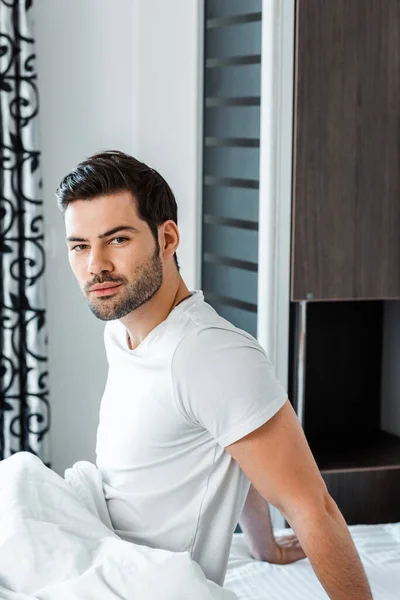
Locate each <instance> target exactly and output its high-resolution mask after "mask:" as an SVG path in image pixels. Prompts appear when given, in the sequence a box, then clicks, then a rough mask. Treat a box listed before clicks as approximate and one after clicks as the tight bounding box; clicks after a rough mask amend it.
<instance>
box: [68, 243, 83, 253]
mask: <svg viewBox="0 0 400 600" xmlns="http://www.w3.org/2000/svg"><path fill="white" fill-rule="evenodd" d="M81 248H87V246H86V245H85V244H78V245H77V246H74V247H73V248H71V250H76V251H77V252H80V250H81Z"/></svg>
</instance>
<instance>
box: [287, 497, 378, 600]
mask: <svg viewBox="0 0 400 600" xmlns="http://www.w3.org/2000/svg"><path fill="white" fill-rule="evenodd" d="M286 519H287V520H288V522H289V523H290V525H291V527H292V528H293V529H294V531H295V532H296V534H297V537H298V538H299V541H300V543H301V545H302V547H303V549H304V551H305V553H306V554H307V556H308V558H309V560H310V563H311V565H312V567H313V569H314V571H315V574H316V575H317V577H318V579H319V581H320V582H321V584H322V586H323V587H324V589H325V591H326V593H327V594H328V596H329V598H330V599H331V600H348V599H349V598H351V599H352V600H372V593H371V589H370V587H369V584H368V580H367V577H366V575H365V572H364V569H363V566H362V563H361V560H360V557H359V555H358V553H357V550H356V548H355V546H354V543H353V540H352V538H351V536H350V533H349V530H348V527H347V524H346V522H345V520H344V519H343V516H342V514H341V513H340V511H339V509H338V508H337V506H336V504H335V502H334V501H333V500H332V498H330V497H329V498H328V500H327V503H326V509H325V511H323V512H321V513H319V514H318V515H316V514H304V513H301V512H299V513H298V514H296V515H295V516H292V517H291V516H290V515H287V516H286Z"/></svg>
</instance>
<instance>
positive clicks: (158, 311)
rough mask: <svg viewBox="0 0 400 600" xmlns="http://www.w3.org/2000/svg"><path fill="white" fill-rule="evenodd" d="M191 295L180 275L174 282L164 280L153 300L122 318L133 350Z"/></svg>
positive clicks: (121, 320)
mask: <svg viewBox="0 0 400 600" xmlns="http://www.w3.org/2000/svg"><path fill="white" fill-rule="evenodd" d="M189 295H190V292H189V290H188V288H187V287H186V285H185V282H184V281H183V279H182V278H181V276H180V275H179V276H178V277H177V278H176V280H175V279H174V280H173V282H170V283H167V282H164V281H163V283H162V284H161V287H160V289H159V290H158V292H157V293H156V294H155V295H154V296H153V298H152V299H151V300H149V301H148V302H146V303H145V304H143V306H140V307H139V308H137V309H136V310H134V311H132V312H131V313H129V314H128V315H126V316H125V317H123V318H122V319H120V322H121V323H122V324H123V325H124V326H125V328H126V330H127V333H128V336H129V342H130V344H129V345H130V348H131V350H134V349H135V348H137V347H138V346H139V344H141V342H142V341H143V340H144V339H145V338H146V337H147V336H148V334H149V333H150V331H152V330H153V329H154V328H155V327H157V325H159V324H160V323H162V322H163V321H165V319H166V318H167V317H168V315H169V313H170V312H171V311H172V310H173V309H174V308H175V306H176V305H177V304H179V302H181V301H182V300H183V299H184V298H186V297H187V296H189Z"/></svg>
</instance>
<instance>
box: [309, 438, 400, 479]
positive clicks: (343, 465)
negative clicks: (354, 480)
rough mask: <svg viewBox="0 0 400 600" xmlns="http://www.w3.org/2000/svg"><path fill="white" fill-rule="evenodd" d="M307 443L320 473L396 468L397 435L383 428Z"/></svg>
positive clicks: (399, 452)
mask: <svg viewBox="0 0 400 600" xmlns="http://www.w3.org/2000/svg"><path fill="white" fill-rule="evenodd" d="M308 443H309V445H310V448H311V450H312V453H313V455H314V458H315V460H316V462H317V465H318V467H319V469H320V471H321V472H322V473H332V472H339V471H363V470H366V469H368V470H371V469H400V437H397V436H395V435H390V434H389V433H385V432H384V431H377V432H376V433H373V434H370V435H368V436H367V435H366V436H364V437H361V438H360V437H357V436H353V437H351V438H350V437H348V436H346V437H341V436H340V434H338V435H337V436H335V437H328V438H324V439H322V438H314V439H309V440H308Z"/></svg>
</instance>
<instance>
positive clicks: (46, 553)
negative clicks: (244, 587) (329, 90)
mask: <svg viewBox="0 0 400 600" xmlns="http://www.w3.org/2000/svg"><path fill="white" fill-rule="evenodd" d="M110 527H111V523H110V520H109V517H108V512H107V507H106V503H105V500H104V496H103V492H102V485H101V479H100V475H99V473H98V471H97V469H96V467H95V466H94V465H92V464H90V463H86V462H82V463H77V464H76V465H74V468H73V469H68V470H67V472H66V480H64V479H63V478H62V477H60V476H58V475H57V474H56V473H54V472H53V471H51V470H50V469H47V468H46V467H45V466H44V465H43V463H42V462H41V461H40V460H39V459H38V458H37V457H35V456H33V455H32V454H28V453H26V452H20V453H18V454H15V455H14V456H12V457H11V458H8V459H6V460H3V461H1V462H0V599H1V600H33V599H40V600H83V599H84V600H156V599H160V600H161V599H162V600H187V599H188V598H190V599H191V600H235V596H234V594H233V593H231V592H229V591H228V590H226V589H223V588H222V587H220V586H218V585H216V584H215V583H213V582H211V581H208V580H207V579H206V577H205V575H204V573H203V571H202V570H201V568H200V567H199V566H198V565H197V564H196V563H195V562H194V561H192V559H191V558H190V555H189V553H188V552H168V551H165V550H158V549H152V548H148V547H147V546H139V545H136V544H132V543H129V542H125V541H123V540H121V539H120V538H119V537H118V536H117V535H116V534H115V533H114V532H113V531H112V529H111V528H110Z"/></svg>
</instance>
